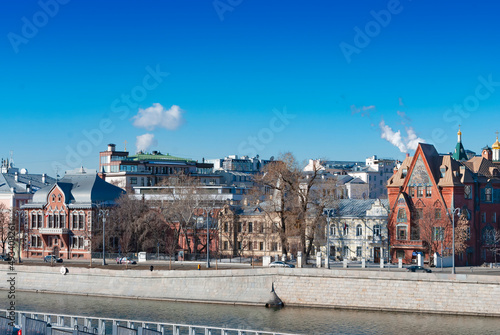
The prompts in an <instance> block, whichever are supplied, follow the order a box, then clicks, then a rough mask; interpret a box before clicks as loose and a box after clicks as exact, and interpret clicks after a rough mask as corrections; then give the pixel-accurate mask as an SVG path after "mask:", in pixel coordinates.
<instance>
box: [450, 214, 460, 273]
mask: <svg viewBox="0 0 500 335" xmlns="http://www.w3.org/2000/svg"><path fill="white" fill-rule="evenodd" d="M455 213H457V214H458V215H460V208H453V207H452V208H451V215H452V218H451V221H452V229H453V230H452V236H453V242H452V250H453V251H452V254H453V256H452V257H453V258H452V259H451V264H452V265H451V274H453V275H454V274H455Z"/></svg>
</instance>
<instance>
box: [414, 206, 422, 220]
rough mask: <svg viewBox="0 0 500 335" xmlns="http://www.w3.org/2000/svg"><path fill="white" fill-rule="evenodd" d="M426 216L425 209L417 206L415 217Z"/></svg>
mask: <svg viewBox="0 0 500 335" xmlns="http://www.w3.org/2000/svg"><path fill="white" fill-rule="evenodd" d="M423 217H424V210H423V209H422V208H417V209H416V210H415V219H417V220H418V219H421V218H423Z"/></svg>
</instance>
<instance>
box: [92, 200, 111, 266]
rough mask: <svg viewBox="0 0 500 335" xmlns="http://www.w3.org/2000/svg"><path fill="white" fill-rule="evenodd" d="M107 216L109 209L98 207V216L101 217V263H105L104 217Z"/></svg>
mask: <svg viewBox="0 0 500 335" xmlns="http://www.w3.org/2000/svg"><path fill="white" fill-rule="evenodd" d="M108 216H109V209H100V210H99V217H102V265H106V258H105V254H106V238H105V234H106V218H107V217H108ZM90 258H92V250H90Z"/></svg>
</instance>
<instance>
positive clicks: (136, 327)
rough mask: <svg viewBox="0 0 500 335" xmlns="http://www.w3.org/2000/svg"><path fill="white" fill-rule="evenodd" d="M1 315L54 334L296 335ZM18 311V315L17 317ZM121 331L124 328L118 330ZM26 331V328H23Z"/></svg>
mask: <svg viewBox="0 0 500 335" xmlns="http://www.w3.org/2000/svg"><path fill="white" fill-rule="evenodd" d="M0 314H1V315H2V316H3V315H5V316H6V317H7V318H9V317H10V318H11V320H12V319H13V318H14V319H15V320H13V321H14V323H15V324H16V325H19V326H21V325H22V323H23V322H22V320H23V319H27V318H30V319H33V320H39V321H43V322H46V323H47V324H50V326H51V328H52V333H51V334H55V333H54V330H59V331H62V332H63V333H64V331H72V330H77V331H79V333H80V334H87V333H90V334H98V335H108V334H113V335H115V334H137V335H140V334H147V335H149V334H161V335H183V334H188V335H196V334H205V335H216V334H217V335H218V334H220V335H236V334H237V335H249V334H255V335H294V334H290V333H280V332H269V331H260V330H250V329H238V328H225V327H213V326H199V325H187V324H179V323H165V322H153V321H140V320H126V319H114V318H102V317H92V316H77V315H67V314H58V313H40V312H30V311H15V312H14V313H12V312H11V311H9V310H7V309H0ZM13 314H15V317H14V316H13ZM116 330H120V331H116ZM23 334H24V331H23ZM57 334H59V333H57Z"/></svg>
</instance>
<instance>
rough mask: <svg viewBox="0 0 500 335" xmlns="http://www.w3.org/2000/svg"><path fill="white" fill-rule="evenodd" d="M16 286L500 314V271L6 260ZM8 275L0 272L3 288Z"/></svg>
mask: <svg viewBox="0 0 500 335" xmlns="http://www.w3.org/2000/svg"><path fill="white" fill-rule="evenodd" d="M0 273H2V275H1V278H9V277H15V288H16V290H27V291H38V292H51V293H65V294H68V293H69V294H81V295H95V296H113V297H126V298H139V299H160V300H161V299H164V300H174V301H193V302H211V303H225V304H251V305H265V304H266V303H267V302H268V301H269V300H270V299H272V297H273V295H272V293H271V288H272V286H273V284H274V288H275V291H276V294H277V295H278V296H279V298H280V299H281V300H282V301H283V302H284V304H285V306H286V305H292V306H307V307H327V308H350V309H370V310H385V311H408V312H427V313H445V314H463V315H484V316H497V317H498V316H500V309H498V305H499V302H500V278H499V277H498V276H488V275H450V274H438V273H431V274H427V273H407V272H400V271H368V270H350V269H338V270H325V269H276V268H260V269H232V270H209V271H206V270H205V271H203V270H202V271H196V270H195V271H153V272H151V271H142V270H105V269H86V268H69V272H68V273H67V274H65V275H63V274H61V272H60V267H45V266H16V268H15V272H14V273H15V275H9V274H8V273H9V269H8V266H6V265H2V266H0ZM8 288H9V283H8V282H7V281H6V280H0V289H8Z"/></svg>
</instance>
